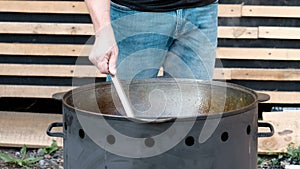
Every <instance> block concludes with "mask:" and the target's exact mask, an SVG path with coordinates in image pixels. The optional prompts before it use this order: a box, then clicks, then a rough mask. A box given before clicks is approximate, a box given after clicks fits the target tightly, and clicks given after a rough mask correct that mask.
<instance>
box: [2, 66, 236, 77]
mask: <svg viewBox="0 0 300 169" xmlns="http://www.w3.org/2000/svg"><path fill="white" fill-rule="evenodd" d="M230 73H231V70H230V69H219V68H216V69H215V73H214V74H215V76H214V77H215V78H217V79H230V78H231V75H230ZM0 75H2V76H42V77H43V76H44V77H102V78H104V77H106V75H105V74H101V73H100V72H99V71H98V69H97V68H96V67H95V66H92V65H91V66H86V65H43V64H0ZM158 75H159V76H162V75H163V70H162V69H161V70H160V72H159V74H158Z"/></svg>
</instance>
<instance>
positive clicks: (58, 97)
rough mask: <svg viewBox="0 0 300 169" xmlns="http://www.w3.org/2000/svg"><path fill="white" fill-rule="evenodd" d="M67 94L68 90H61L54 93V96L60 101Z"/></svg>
mask: <svg viewBox="0 0 300 169" xmlns="http://www.w3.org/2000/svg"><path fill="white" fill-rule="evenodd" d="M65 94H66V92H59V93H54V94H53V95H52V98H53V99H55V100H58V101H62V99H63V97H64V95H65Z"/></svg>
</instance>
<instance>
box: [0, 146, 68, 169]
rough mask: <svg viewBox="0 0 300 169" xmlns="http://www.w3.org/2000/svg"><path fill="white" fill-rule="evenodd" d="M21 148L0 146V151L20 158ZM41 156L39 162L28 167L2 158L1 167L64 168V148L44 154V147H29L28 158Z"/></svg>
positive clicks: (22, 168) (5, 168)
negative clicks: (6, 161)
mask: <svg viewBox="0 0 300 169" xmlns="http://www.w3.org/2000/svg"><path fill="white" fill-rule="evenodd" d="M20 150H21V149H20V148H0V153H4V154H6V155H9V156H10V157H13V158H17V159H20V158H21V152H20ZM30 157H34V158H39V157H40V158H41V159H40V160H39V161H38V162H36V163H35V164H33V165H30V166H27V167H20V166H18V165H17V164H12V163H4V161H3V160H2V159H0V169H27V168H28V169H63V162H64V161H63V150H62V149H59V150H57V151H55V152H53V153H52V154H50V155H49V154H44V153H43V152H42V149H27V153H26V157H25V159H26V158H30Z"/></svg>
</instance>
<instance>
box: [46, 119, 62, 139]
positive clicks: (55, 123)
mask: <svg viewBox="0 0 300 169" xmlns="http://www.w3.org/2000/svg"><path fill="white" fill-rule="evenodd" d="M54 127H63V123H62V122H54V123H51V124H50V125H49V126H48V128H47V131H46V133H47V135H48V136H51V137H62V138H63V137H64V133H59V132H51V130H52V128H54Z"/></svg>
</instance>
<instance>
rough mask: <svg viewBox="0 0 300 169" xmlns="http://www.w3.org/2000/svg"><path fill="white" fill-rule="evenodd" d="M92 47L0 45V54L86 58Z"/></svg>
mask: <svg viewBox="0 0 300 169" xmlns="http://www.w3.org/2000/svg"><path fill="white" fill-rule="evenodd" d="M91 48H92V45H67V44H18V43H0V54H3V55H32V56H79V57H81V56H88V54H89V53H90V51H91Z"/></svg>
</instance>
